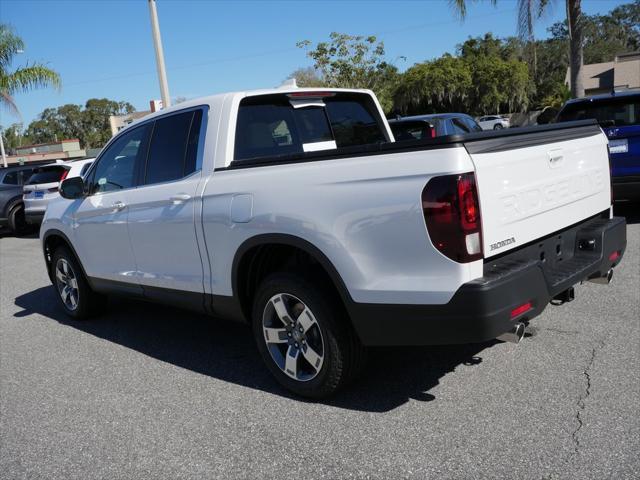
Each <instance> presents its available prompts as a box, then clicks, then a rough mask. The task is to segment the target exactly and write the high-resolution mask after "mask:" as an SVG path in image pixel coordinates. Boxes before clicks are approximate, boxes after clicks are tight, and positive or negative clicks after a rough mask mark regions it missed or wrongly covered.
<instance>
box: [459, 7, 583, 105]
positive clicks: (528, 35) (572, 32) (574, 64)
mask: <svg viewBox="0 0 640 480" xmlns="http://www.w3.org/2000/svg"><path fill="white" fill-rule="evenodd" d="M476 1H477V0H449V3H450V4H451V5H452V7H453V8H454V10H455V11H456V12H457V14H458V15H459V16H460V18H461V19H464V18H465V16H466V13H467V3H468V2H476ZM490 1H491V3H492V4H494V5H495V4H496V3H497V0H490ZM581 1H582V0H566V9H567V32H568V41H569V64H570V68H571V73H570V79H569V80H570V82H569V83H570V86H571V93H572V95H573V96H574V97H583V96H584V84H583V80H582V67H583V64H584V61H583V34H584V31H583V28H584V15H583V14H582V4H581ZM550 3H552V0H518V17H517V27H518V35H519V37H520V38H521V39H522V40H524V41H525V42H526V43H527V45H528V46H529V47H532V55H531V60H530V62H531V64H532V65H533V69H534V70H537V51H536V49H535V47H536V44H535V43H534V42H533V40H534V37H533V30H534V25H535V22H536V20H538V19H539V18H540V17H541V16H542V15H543V13H544V12H545V10H546V9H547V7H548V6H549V4H550Z"/></svg>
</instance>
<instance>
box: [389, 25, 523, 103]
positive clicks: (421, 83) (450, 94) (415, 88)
mask: <svg viewBox="0 0 640 480" xmlns="http://www.w3.org/2000/svg"><path fill="white" fill-rule="evenodd" d="M521 55H522V52H521V44H520V42H519V41H518V40H517V39H513V38H510V39H499V38H495V37H493V36H492V35H491V34H490V33H489V34H486V35H485V36H484V37H476V38H469V39H467V40H466V41H465V42H464V43H463V44H461V45H458V47H457V56H452V55H450V54H445V55H443V56H442V57H440V58H438V59H436V60H432V61H427V62H423V63H419V64H416V65H414V66H413V67H411V68H409V70H407V71H406V72H405V73H404V74H403V75H402V76H401V79H400V81H399V84H398V87H397V88H396V91H395V94H394V110H395V111H396V112H397V113H402V114H413V113H431V112H443V111H449V112H451V111H462V112H467V113H471V114H478V115H480V114H487V113H499V112H502V111H509V112H512V111H514V110H521V109H524V108H526V106H527V105H528V99H529V95H530V90H531V89H532V82H531V77H530V74H529V69H528V67H527V64H526V63H525V62H524V61H522V60H521V58H520V57H521Z"/></svg>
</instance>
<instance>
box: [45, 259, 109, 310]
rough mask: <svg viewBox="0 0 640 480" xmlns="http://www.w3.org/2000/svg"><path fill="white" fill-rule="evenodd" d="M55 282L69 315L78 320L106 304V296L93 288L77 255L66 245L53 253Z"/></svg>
mask: <svg viewBox="0 0 640 480" xmlns="http://www.w3.org/2000/svg"><path fill="white" fill-rule="evenodd" d="M51 268H53V284H54V286H55V287H56V291H57V292H58V300H59V301H60V304H61V305H62V308H63V309H64V311H65V312H66V314H67V315H69V316H70V317H72V318H74V319H76V320H85V319H87V318H89V317H91V316H93V315H94V314H95V313H96V312H97V311H98V310H99V309H100V308H101V307H103V306H104V300H105V298H104V297H103V296H102V295H99V294H97V293H95V292H94V291H93V290H91V287H90V286H89V283H88V282H87V279H86V278H85V276H84V273H83V272H82V269H81V268H80V264H79V263H78V261H77V260H76V258H75V256H74V255H73V254H72V253H71V252H70V251H69V249H68V248H66V247H59V248H58V249H57V250H56V251H55V252H54V254H53V258H52V266H51Z"/></svg>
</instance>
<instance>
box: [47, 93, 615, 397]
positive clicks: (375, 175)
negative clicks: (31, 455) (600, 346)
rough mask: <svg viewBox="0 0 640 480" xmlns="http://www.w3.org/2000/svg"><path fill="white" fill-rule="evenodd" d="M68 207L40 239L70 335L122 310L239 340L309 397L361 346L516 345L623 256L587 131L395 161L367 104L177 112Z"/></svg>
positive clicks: (431, 142) (140, 135) (244, 102)
mask: <svg viewBox="0 0 640 480" xmlns="http://www.w3.org/2000/svg"><path fill="white" fill-rule="evenodd" d="M60 193H61V195H62V197H63V198H60V199H56V200H54V201H52V202H51V203H50V204H49V207H48V209H47V212H46V214H45V218H44V222H43V224H42V228H41V230H40V237H41V241H42V246H43V251H44V255H45V261H46V268H47V270H48V274H49V277H50V279H51V281H52V283H53V285H54V286H55V289H56V293H57V294H58V295H57V298H58V299H59V301H60V305H61V307H62V308H63V309H64V311H65V312H66V313H67V314H68V315H69V316H71V317H72V318H75V319H77V320H80V319H85V318H88V317H90V316H91V315H92V314H95V313H98V312H100V311H101V308H102V305H103V304H102V303H101V299H103V298H104V295H105V294H117V293H125V294H128V295H134V296H139V297H141V298H145V299H147V300H152V301H156V302H164V303H169V304H172V305H180V306H184V307H188V308H192V309H194V310H196V311H199V312H203V313H206V314H209V315H211V316H215V317H225V318H229V319H235V320H238V321H241V322H247V323H249V324H250V325H251V326H252V330H253V335H254V336H255V340H256V342H257V346H258V349H259V351H260V354H261V355H262V358H263V359H264V361H265V363H266V365H267V367H268V369H269V370H270V371H271V372H272V374H273V375H274V377H275V378H276V379H277V380H278V381H279V382H280V383H281V384H282V385H284V386H285V387H286V388H288V389H290V390H291V391H293V392H295V393H297V394H300V395H304V396H309V397H321V396H326V395H329V394H331V393H333V392H334V391H336V389H338V388H340V387H341V386H343V385H345V384H346V383H347V382H348V381H349V380H350V379H352V378H353V377H354V375H355V374H356V373H357V372H358V371H359V369H360V367H361V366H362V363H363V358H364V355H363V351H364V350H363V349H364V348H365V347H366V346H369V345H428V344H444V343H471V342H482V341H487V340H490V339H493V338H496V337H499V338H502V339H506V340H511V341H517V340H518V339H519V338H520V337H521V336H522V334H523V331H524V326H525V324H526V323H527V322H529V321H531V320H532V319H533V318H534V317H536V316H538V315H539V314H540V313H541V312H542V311H543V310H544V309H545V307H546V305H547V304H548V303H549V302H550V301H551V300H553V301H554V303H562V302H568V301H569V300H572V299H573V296H574V285H576V284H579V283H580V282H582V281H583V280H593V281H596V282H600V283H607V282H608V281H609V280H610V279H611V275H612V273H611V272H612V269H613V267H614V266H616V265H617V264H618V263H619V262H620V261H621V258H622V255H623V253H624V250H625V245H626V227H625V221H624V219H623V218H618V217H612V215H611V208H610V207H611V192H610V183H609V159H608V155H607V138H606V137H605V136H604V134H603V133H602V130H601V129H600V127H599V126H598V125H597V124H596V123H595V122H593V121H583V122H568V123H561V124H552V125H545V126H536V127H531V128H529V129H517V130H515V129H511V130H503V131H500V132H477V133H465V134H455V135H449V136H446V137H437V138H427V139H425V140H424V141H422V140H416V141H414V142H397V143H396V142H394V141H393V134H392V132H391V130H390V128H389V125H388V123H387V122H386V120H385V118H384V115H383V111H382V109H381V108H380V105H379V103H378V101H377V99H376V97H375V96H374V95H373V93H372V92H371V91H368V90H344V89H298V88H294V87H288V88H280V89H270V90H260V91H251V92H236V93H227V94H221V95H215V96H211V97H206V98H201V99H197V100H192V101H190V102H185V103H181V104H179V105H176V106H174V107H170V108H167V109H166V110H161V111H159V112H156V113H154V114H151V115H149V116H147V117H145V118H144V119H142V120H140V121H139V122H137V123H134V124H132V125H131V126H129V127H127V128H126V129H124V130H122V131H121V132H119V133H118V134H117V135H116V136H115V137H114V138H112V139H111V141H110V142H109V143H108V144H107V145H106V146H105V148H104V149H103V150H102V152H101V153H100V155H99V156H98V158H97V159H96V161H95V162H94V163H93V165H92V166H91V167H90V169H89V171H88V172H87V174H86V175H85V177H84V178H81V177H77V178H68V179H66V180H65V181H64V182H63V183H62V186H61V189H60ZM602 301H605V300H604V299H603V300H602ZM176 321H180V320H179V319H178V318H176ZM407 368H410V367H409V366H408V367H407ZM559 368H560V367H559ZM524 374H525V375H526V372H524Z"/></svg>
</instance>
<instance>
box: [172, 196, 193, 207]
mask: <svg viewBox="0 0 640 480" xmlns="http://www.w3.org/2000/svg"><path fill="white" fill-rule="evenodd" d="M190 198H191V195H187V194H186V193H178V194H177V195H172V196H171V201H172V202H173V203H174V204H176V205H177V204H179V203H182V202H186V201H187V200H189V199H190Z"/></svg>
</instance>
